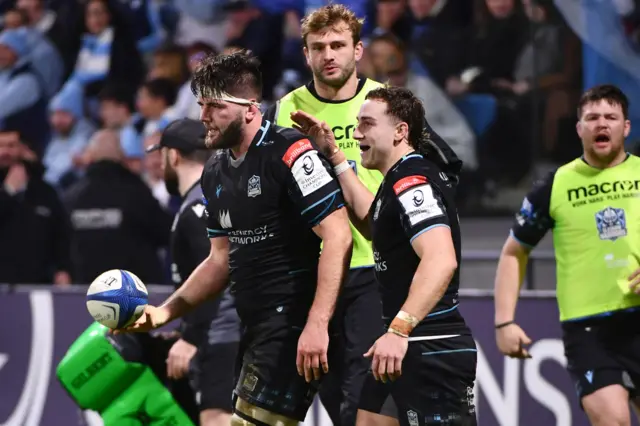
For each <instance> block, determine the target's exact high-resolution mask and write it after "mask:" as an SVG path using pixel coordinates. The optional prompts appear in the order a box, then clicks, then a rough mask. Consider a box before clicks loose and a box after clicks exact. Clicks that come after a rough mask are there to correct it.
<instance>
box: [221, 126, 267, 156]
mask: <svg viewBox="0 0 640 426" xmlns="http://www.w3.org/2000/svg"><path fill="white" fill-rule="evenodd" d="M270 128H271V121H269V120H262V126H260V129H259V130H258V132H257V133H256V135H255V136H254V137H253V140H252V141H251V144H250V145H249V149H247V152H246V153H245V154H244V157H245V158H246V157H247V154H248V153H249V151H251V149H252V148H253V147H254V146H260V145H262V144H263V143H264V142H265V140H264V139H265V138H266V136H267V133H269V129H270ZM229 155H230V158H232V159H234V160H238V158H234V157H233V154H232V153H231V150H229Z"/></svg>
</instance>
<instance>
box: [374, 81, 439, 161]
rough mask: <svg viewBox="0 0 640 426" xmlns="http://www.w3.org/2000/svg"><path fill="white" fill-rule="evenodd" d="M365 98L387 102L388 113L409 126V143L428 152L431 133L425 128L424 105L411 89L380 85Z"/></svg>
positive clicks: (421, 151) (422, 151) (419, 149)
mask: <svg viewBox="0 0 640 426" xmlns="http://www.w3.org/2000/svg"><path fill="white" fill-rule="evenodd" d="M365 99H373V100H377V101H383V102H385V103H386V104H387V110H386V113H387V115H389V116H391V117H393V118H395V119H396V120H397V121H404V122H405V123H407V125H408V126H409V137H408V139H409V145H411V147H412V148H413V149H415V150H416V151H418V152H420V153H426V150H427V139H428V137H429V135H428V134H427V133H425V130H424V120H425V118H424V116H425V113H424V106H423V105H422V102H421V101H420V99H418V98H417V97H416V96H415V95H414V94H413V93H412V92H411V90H409V89H405V88H404V87H378V88H377V89H373V90H372V91H370V92H369V93H367V96H366V97H365Z"/></svg>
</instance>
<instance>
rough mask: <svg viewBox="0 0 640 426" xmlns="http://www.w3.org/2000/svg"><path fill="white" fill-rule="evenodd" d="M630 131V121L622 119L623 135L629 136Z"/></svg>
mask: <svg viewBox="0 0 640 426" xmlns="http://www.w3.org/2000/svg"><path fill="white" fill-rule="evenodd" d="M630 132H631V121H629V120H624V137H625V138H626V137H627V136H629V133H630Z"/></svg>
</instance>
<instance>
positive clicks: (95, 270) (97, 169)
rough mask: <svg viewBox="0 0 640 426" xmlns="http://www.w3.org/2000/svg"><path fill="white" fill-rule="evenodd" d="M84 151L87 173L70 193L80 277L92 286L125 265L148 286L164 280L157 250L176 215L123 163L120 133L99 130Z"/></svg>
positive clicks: (79, 280) (77, 276)
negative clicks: (106, 273)
mask: <svg viewBox="0 0 640 426" xmlns="http://www.w3.org/2000/svg"><path fill="white" fill-rule="evenodd" d="M85 154H86V156H87V160H88V162H89V164H90V165H89V167H88V168H87V171H86V175H85V176H84V177H83V178H81V179H80V181H78V182H77V183H76V184H75V185H74V186H72V187H71V188H70V189H69V192H68V193H67V194H66V196H65V201H66V205H67V207H68V210H69V212H70V215H71V223H72V227H73V236H72V261H73V267H74V279H75V281H76V282H77V283H80V284H88V283H90V282H92V281H93V279H95V277H97V276H98V275H99V274H101V273H102V272H104V271H106V270H109V269H126V270H129V271H131V272H133V273H134V274H136V275H137V276H138V277H140V279H141V280H142V281H143V282H145V283H146V284H159V283H162V281H163V276H162V271H163V269H162V267H161V263H160V257H159V255H158V250H159V249H160V248H162V247H166V246H167V245H168V242H169V230H170V229H171V216H170V215H169V214H168V213H167V212H166V211H164V210H163V209H162V207H160V204H158V202H157V201H156V199H155V198H154V197H153V195H152V193H151V190H150V189H149V187H148V186H147V185H146V184H145V183H144V182H143V181H142V179H141V178H140V177H139V176H138V175H135V174H134V173H132V172H131V171H129V169H127V168H126V167H125V166H124V165H123V163H122V162H123V154H122V150H121V149H120V140H119V137H118V133H117V132H114V131H112V130H100V131H98V132H96V133H95V134H94V135H93V137H92V138H91V141H90V142H89V146H88V147H87V151H86V153H85Z"/></svg>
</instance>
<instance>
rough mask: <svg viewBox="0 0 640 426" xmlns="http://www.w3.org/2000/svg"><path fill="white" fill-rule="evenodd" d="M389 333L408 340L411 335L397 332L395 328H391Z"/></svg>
mask: <svg viewBox="0 0 640 426" xmlns="http://www.w3.org/2000/svg"><path fill="white" fill-rule="evenodd" d="M387 333H392V334H395V335H396V336H400V337H404V338H406V339H408V338H409V335H407V334H404V333H403V332H401V331H399V330H396V329H395V328H392V327H389V329H388V330H387Z"/></svg>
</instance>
